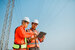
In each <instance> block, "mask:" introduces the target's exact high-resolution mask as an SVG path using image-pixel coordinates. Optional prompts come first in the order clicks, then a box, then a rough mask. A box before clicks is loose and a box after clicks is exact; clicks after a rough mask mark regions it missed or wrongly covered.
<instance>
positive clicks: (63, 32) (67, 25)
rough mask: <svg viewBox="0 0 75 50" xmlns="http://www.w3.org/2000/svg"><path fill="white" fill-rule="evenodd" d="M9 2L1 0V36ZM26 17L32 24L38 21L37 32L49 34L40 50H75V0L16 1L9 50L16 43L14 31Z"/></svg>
mask: <svg viewBox="0 0 75 50" xmlns="http://www.w3.org/2000/svg"><path fill="white" fill-rule="evenodd" d="M7 2H8V1H7V0H0V6H1V7H0V23H1V24H0V34H1V30H2V27H3V20H4V16H5V12H6V5H7ZM25 16H28V17H29V18H30V20H31V22H32V21H33V20H34V19H38V20H39V25H38V28H37V30H39V31H44V32H47V35H46V38H45V41H44V42H43V43H41V44H40V50H75V36H74V35H75V0H15V7H14V11H13V18H12V25H11V32H10V39H9V45H8V46H9V49H11V48H12V46H13V43H14V42H13V41H14V30H15V28H16V27H17V26H19V25H21V20H22V19H23V18H24V17H25ZM30 27H31V24H29V26H28V28H30Z"/></svg>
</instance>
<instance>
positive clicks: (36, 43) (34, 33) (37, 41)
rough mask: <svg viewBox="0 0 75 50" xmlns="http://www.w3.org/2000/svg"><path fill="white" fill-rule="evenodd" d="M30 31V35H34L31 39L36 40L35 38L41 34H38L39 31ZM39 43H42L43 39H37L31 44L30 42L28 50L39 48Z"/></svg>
mask: <svg viewBox="0 0 75 50" xmlns="http://www.w3.org/2000/svg"><path fill="white" fill-rule="evenodd" d="M28 31H29V32H30V33H32V35H31V37H30V38H29V39H31V38H34V37H36V36H37V35H38V34H39V32H38V31H37V30H33V29H28ZM39 41H40V42H42V39H40V38H37V39H35V40H32V41H31V42H28V45H27V47H28V48H31V47H39V44H38V43H39Z"/></svg>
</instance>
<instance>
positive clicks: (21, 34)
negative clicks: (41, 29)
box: [14, 25, 30, 45]
mask: <svg viewBox="0 0 75 50" xmlns="http://www.w3.org/2000/svg"><path fill="white" fill-rule="evenodd" d="M28 37H30V33H28V32H26V31H25V28H24V27H23V26H22V25H21V26H19V27H17V28H16V30H15V39H14V43H15V44H20V45H21V44H25V41H24V38H28Z"/></svg>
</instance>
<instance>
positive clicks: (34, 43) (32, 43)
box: [28, 43, 39, 45]
mask: <svg viewBox="0 0 75 50" xmlns="http://www.w3.org/2000/svg"><path fill="white" fill-rule="evenodd" d="M30 44H35V43H28V45H30ZM36 44H39V43H36Z"/></svg>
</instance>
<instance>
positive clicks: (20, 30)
mask: <svg viewBox="0 0 75 50" xmlns="http://www.w3.org/2000/svg"><path fill="white" fill-rule="evenodd" d="M17 31H18V35H19V36H20V37H21V38H28V37H30V33H29V32H26V31H25V30H24V29H23V28H18V29H17Z"/></svg>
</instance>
